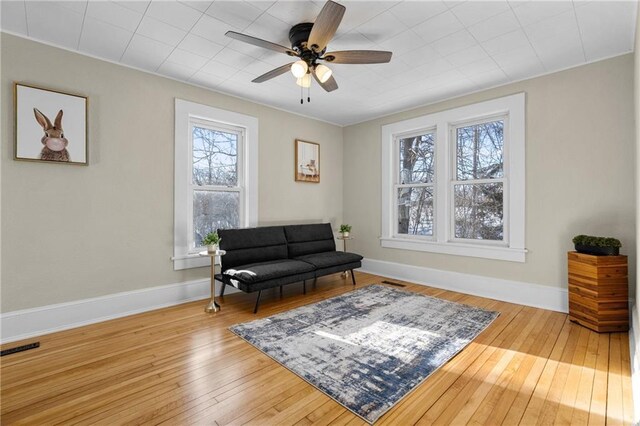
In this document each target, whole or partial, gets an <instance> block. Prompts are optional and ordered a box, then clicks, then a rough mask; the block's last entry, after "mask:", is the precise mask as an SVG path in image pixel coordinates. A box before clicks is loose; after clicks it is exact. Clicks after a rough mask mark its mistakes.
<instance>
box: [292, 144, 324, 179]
mask: <svg viewBox="0 0 640 426" xmlns="http://www.w3.org/2000/svg"><path fill="white" fill-rule="evenodd" d="M293 173H294V177H295V180H296V182H310V183H320V144H319V143H315V142H308V141H303V140H300V139H296V140H295V156H294V168H293Z"/></svg>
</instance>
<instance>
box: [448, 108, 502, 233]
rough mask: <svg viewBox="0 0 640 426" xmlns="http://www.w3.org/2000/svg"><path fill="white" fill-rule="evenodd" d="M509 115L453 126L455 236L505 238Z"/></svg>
mask: <svg viewBox="0 0 640 426" xmlns="http://www.w3.org/2000/svg"><path fill="white" fill-rule="evenodd" d="M507 120H508V119H507V117H503V118H500V119H499V120H489V121H488V120H487V119H485V120H483V121H481V122H479V123H475V124H463V125H459V126H454V127H453V128H452V133H453V135H452V140H454V141H455V150H452V152H454V158H455V165H454V169H455V172H456V174H455V177H454V179H453V180H452V181H451V193H452V194H453V195H452V198H453V210H452V213H453V219H452V222H453V233H452V234H453V238H454V239H459V240H484V241H500V242H504V241H505V238H504V200H503V195H504V191H503V189H504V182H505V176H504V158H503V148H504V125H505V122H507Z"/></svg>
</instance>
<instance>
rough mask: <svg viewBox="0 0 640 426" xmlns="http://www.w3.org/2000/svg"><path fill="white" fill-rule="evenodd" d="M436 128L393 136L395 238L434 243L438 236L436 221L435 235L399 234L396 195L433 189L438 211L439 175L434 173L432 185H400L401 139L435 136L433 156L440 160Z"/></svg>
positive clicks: (434, 226)
mask: <svg viewBox="0 0 640 426" xmlns="http://www.w3.org/2000/svg"><path fill="white" fill-rule="evenodd" d="M436 130H437V129H436V128H435V127H431V128H428V129H420V130H418V131H415V130H414V131H411V132H405V133H400V134H396V135H393V155H394V158H393V161H394V174H395V176H394V185H393V197H394V200H395V206H394V208H393V212H392V214H393V223H394V226H393V236H394V238H408V239H412V240H427V241H434V240H435V239H436V235H437V232H438V231H437V229H436V227H437V225H438V224H437V223H436V221H435V220H434V223H433V235H411V234H400V233H398V227H397V226H396V225H397V224H398V196H397V195H396V194H397V193H398V190H399V189H400V188H408V187H411V188H420V187H422V188H425V187H426V188H428V187H431V188H433V189H432V191H433V209H434V212H435V211H437V210H436V209H437V205H436V203H437V195H436V190H437V182H436V180H437V174H436V173H434V175H433V180H432V181H431V182H430V183H422V184H415V183H414V184H404V185H403V184H401V183H400V149H399V148H400V140H401V139H407V138H411V137H416V136H421V135H427V134H431V133H432V134H433V138H434V146H433V155H434V159H436V158H438V157H437V155H438V154H437V150H438V142H437V133H436ZM435 169H436V164H435V162H434V170H435Z"/></svg>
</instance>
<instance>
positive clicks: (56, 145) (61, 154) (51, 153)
mask: <svg viewBox="0 0 640 426" xmlns="http://www.w3.org/2000/svg"><path fill="white" fill-rule="evenodd" d="M33 113H34V114H35V116H36V121H37V122H38V124H40V125H41V126H42V130H44V136H43V137H42V139H41V140H40V141H41V142H42V145H44V147H43V148H42V151H41V152H40V159H41V160H47V161H70V159H69V151H67V145H69V141H68V140H67V138H65V137H64V131H63V130H62V114H63V112H62V110H60V111H59V112H58V115H56V119H55V120H54V122H53V125H52V124H51V121H50V120H49V118H48V117H47V116H46V115H44V114H43V113H42V112H40V111H39V110H38V109H37V108H34V109H33Z"/></svg>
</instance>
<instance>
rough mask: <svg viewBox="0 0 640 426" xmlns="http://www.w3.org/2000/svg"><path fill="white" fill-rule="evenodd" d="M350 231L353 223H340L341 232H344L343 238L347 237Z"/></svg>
mask: <svg viewBox="0 0 640 426" xmlns="http://www.w3.org/2000/svg"><path fill="white" fill-rule="evenodd" d="M349 232H351V225H347V224H342V225H340V234H342V238H347V237H348V236H349Z"/></svg>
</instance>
